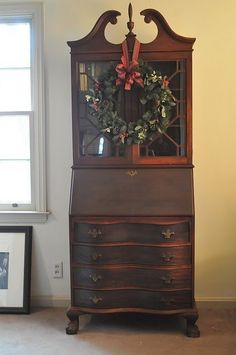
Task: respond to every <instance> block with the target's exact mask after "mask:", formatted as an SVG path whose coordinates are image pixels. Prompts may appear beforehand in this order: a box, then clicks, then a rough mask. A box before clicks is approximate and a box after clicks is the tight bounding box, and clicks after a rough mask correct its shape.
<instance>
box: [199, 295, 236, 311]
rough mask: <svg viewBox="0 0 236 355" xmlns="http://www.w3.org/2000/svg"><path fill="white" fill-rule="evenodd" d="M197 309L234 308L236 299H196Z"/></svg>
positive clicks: (235, 307)
mask: <svg viewBox="0 0 236 355" xmlns="http://www.w3.org/2000/svg"><path fill="white" fill-rule="evenodd" d="M195 300H196V303H197V306H198V308H214V309H215V308H227V309H228V308H230V309H232V308H234V309H236V297H196V299H195Z"/></svg>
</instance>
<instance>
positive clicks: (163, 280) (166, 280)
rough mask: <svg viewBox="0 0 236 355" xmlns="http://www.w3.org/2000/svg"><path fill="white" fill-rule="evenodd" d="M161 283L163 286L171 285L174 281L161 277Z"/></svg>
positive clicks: (168, 277)
mask: <svg viewBox="0 0 236 355" xmlns="http://www.w3.org/2000/svg"><path fill="white" fill-rule="evenodd" d="M161 281H162V282H163V284H165V285H171V284H172V282H173V281H174V279H172V278H171V277H170V276H167V277H166V276H163V277H162V278H161Z"/></svg>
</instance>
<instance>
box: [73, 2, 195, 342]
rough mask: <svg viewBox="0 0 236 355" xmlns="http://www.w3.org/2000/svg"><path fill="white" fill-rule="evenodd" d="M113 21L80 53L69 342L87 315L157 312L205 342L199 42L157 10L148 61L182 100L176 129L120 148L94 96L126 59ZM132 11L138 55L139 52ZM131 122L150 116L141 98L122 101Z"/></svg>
mask: <svg viewBox="0 0 236 355" xmlns="http://www.w3.org/2000/svg"><path fill="white" fill-rule="evenodd" d="M119 15H120V13H119V12H117V11H107V12H106V13H104V14H103V15H102V16H101V17H100V18H99V20H98V21H97V23H96V25H95V26H94V28H93V30H92V31H91V33H90V34H89V35H88V36H86V37H85V38H83V39H81V40H78V41H72V42H68V45H69V46H70V48H71V73H72V118H73V167H72V184H71V203H70V261H71V307H70V308H69V310H68V312H67V315H68V318H69V319H70V323H69V325H68V327H67V333H68V334H75V333H76V332H77V331H78V328H79V315H82V314H85V313H90V314H93V313H113V312H143V313H144V312H147V313H154V314H157V315H158V314H173V315H181V316H183V317H185V318H186V320H187V335H188V336H191V337H197V336H199V330H198V328H197V326H196V324H195V322H196V320H197V318H198V312H197V309H196V306H195V300H194V200H193V171H192V170H193V166H192V124H191V122H192V96H191V93H192V90H191V86H192V82H191V78H192V73H191V71H192V69H191V67H192V59H191V58H192V46H193V43H194V41H195V39H193V38H186V37H182V36H179V35H177V34H176V33H174V32H173V31H172V30H171V28H170V27H169V25H168V24H167V22H166V21H165V19H164V18H163V16H162V15H161V14H160V13H159V12H158V11H156V10H150V9H148V10H144V11H142V12H141V15H143V16H144V20H145V22H150V21H153V22H154V23H155V24H156V25H157V27H158V35H157V37H156V39H155V40H154V41H153V42H151V43H145V44H141V46H140V52H139V58H141V59H142V60H144V61H145V62H147V63H149V64H151V66H152V68H153V70H156V71H157V70H159V71H161V72H162V73H163V75H165V77H166V78H168V83H169V86H170V89H171V92H172V95H173V97H174V98H175V103H176V104H175V106H174V107H173V110H172V112H171V118H170V120H169V122H168V127H167V129H166V130H165V131H164V132H161V134H159V133H158V134H154V135H153V138H152V140H151V141H148V140H144V141H142V142H140V143H139V144H131V145H128V144H117V143H116V142H114V140H113V139H111V138H110V137H109V136H108V135H107V134H106V133H104V132H103V131H102V130H101V128H100V127H99V124H98V122H96V119H95V118H94V116H92V115H91V114H90V112H89V108H88V103H87V101H86V95H88V93H89V90H90V89H92V88H93V87H94V83H96V80H98V78H99V76H100V75H101V73H103V72H106V71H107V70H108V68H109V67H110V66H111V65H112V64H115V65H116V64H118V63H119V62H120V58H121V45H118V44H111V43H109V42H107V41H106V39H105V36H104V31H105V28H106V25H107V24H108V23H109V22H111V23H112V24H115V23H116V21H117V17H118V16H119ZM131 16H132V8H131V6H130V7H129V22H128V28H129V33H128V34H127V35H126V43H127V46H128V53H129V54H130V55H131V54H132V52H133V49H134V43H135V35H134V34H133V32H132V26H133V25H132V24H133V23H132V19H131ZM119 102H120V110H121V111H122V114H123V115H124V117H125V118H126V120H127V122H130V121H131V122H132V121H136V120H137V118H138V117H140V115H141V114H143V113H145V107H146V106H143V105H140V102H139V97H138V95H137V93H135V92H133V91H132V90H130V91H128V92H125V91H124V90H123V92H121V94H120V96H119Z"/></svg>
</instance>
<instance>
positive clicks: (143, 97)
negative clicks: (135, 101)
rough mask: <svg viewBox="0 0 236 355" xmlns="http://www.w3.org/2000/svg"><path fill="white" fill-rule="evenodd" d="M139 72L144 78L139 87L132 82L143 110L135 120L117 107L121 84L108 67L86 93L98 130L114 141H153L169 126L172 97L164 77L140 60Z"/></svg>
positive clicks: (122, 88) (125, 142) (113, 71)
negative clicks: (124, 116)
mask: <svg viewBox="0 0 236 355" xmlns="http://www.w3.org/2000/svg"><path fill="white" fill-rule="evenodd" d="M138 71H139V72H140V74H141V77H142V79H143V83H144V87H143V88H141V87H140V86H139V85H138V84H136V83H135V82H134V84H133V85H132V87H131V90H136V91H137V94H138V96H139V100H140V103H141V104H142V105H145V113H144V114H143V115H142V116H141V117H140V118H138V119H137V121H135V122H126V121H125V119H124V118H122V117H121V116H120V113H119V112H118V109H117V98H118V94H119V91H120V90H124V87H123V85H116V79H117V72H116V70H115V66H111V67H110V68H109V69H108V70H107V71H106V72H104V73H103V74H102V75H101V76H100V77H99V78H98V80H96V81H95V85H94V89H92V90H90V91H89V93H88V95H86V100H87V102H88V104H89V113H90V115H92V116H93V117H95V118H96V120H97V124H98V127H99V129H100V131H101V132H102V133H104V134H106V135H107V136H109V137H110V138H111V139H112V140H113V141H114V142H115V143H116V144H140V143H143V142H144V141H146V140H150V141H152V140H153V139H154V137H156V136H157V134H163V133H164V132H165V131H166V129H167V128H168V125H169V120H170V116H171V110H172V108H173V106H175V101H176V100H175V98H174V96H173V94H172V92H171V90H170V88H169V86H168V84H169V81H168V80H167V77H166V76H164V77H163V76H162V74H161V73H160V72H159V71H157V70H154V69H153V68H152V67H151V66H150V65H148V64H147V63H145V62H143V61H142V60H139V68H138Z"/></svg>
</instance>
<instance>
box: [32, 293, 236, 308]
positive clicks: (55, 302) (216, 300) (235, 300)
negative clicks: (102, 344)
mask: <svg viewBox="0 0 236 355" xmlns="http://www.w3.org/2000/svg"><path fill="white" fill-rule="evenodd" d="M196 303H197V306H198V308H235V309H236V297H196ZM31 305H32V307H65V308H67V307H69V305H70V299H69V298H67V297H53V296H32V298H31Z"/></svg>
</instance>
